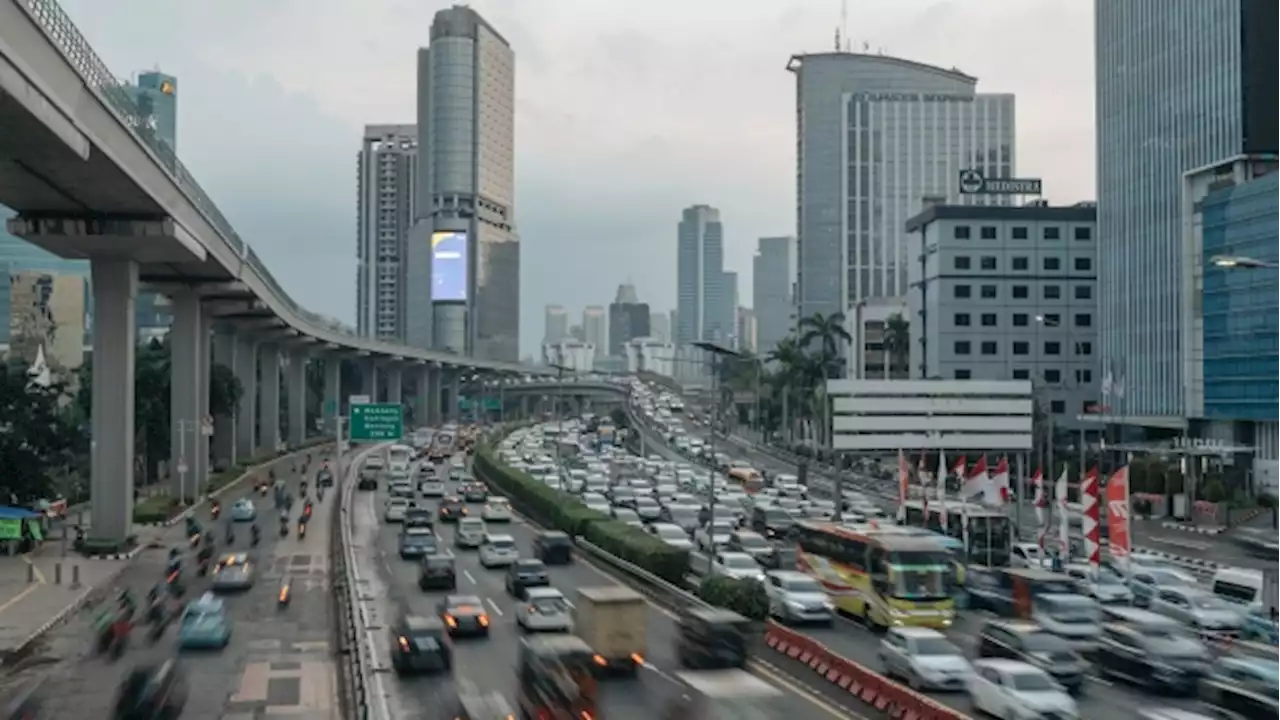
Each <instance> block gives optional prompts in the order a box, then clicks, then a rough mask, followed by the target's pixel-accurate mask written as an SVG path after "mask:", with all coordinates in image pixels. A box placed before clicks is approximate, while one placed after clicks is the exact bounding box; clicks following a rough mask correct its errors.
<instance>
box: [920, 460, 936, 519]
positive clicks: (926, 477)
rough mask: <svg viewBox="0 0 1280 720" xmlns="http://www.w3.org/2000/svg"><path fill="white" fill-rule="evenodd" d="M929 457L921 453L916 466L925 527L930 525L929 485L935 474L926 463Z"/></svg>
mask: <svg viewBox="0 0 1280 720" xmlns="http://www.w3.org/2000/svg"><path fill="white" fill-rule="evenodd" d="M927 457H928V455H926V454H924V453H920V462H919V463H918V464H917V465H916V476H917V479H919V481H920V509H921V510H922V511H923V515H924V518H925V526H926V527H927V526H928V524H929V483H931V482H933V473H931V472H929V464H928V463H927V462H926V458H927Z"/></svg>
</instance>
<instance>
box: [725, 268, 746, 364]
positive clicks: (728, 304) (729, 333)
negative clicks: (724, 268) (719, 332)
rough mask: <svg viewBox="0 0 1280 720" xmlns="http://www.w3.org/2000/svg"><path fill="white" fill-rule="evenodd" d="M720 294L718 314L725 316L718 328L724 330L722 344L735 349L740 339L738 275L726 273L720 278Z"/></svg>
mask: <svg viewBox="0 0 1280 720" xmlns="http://www.w3.org/2000/svg"><path fill="white" fill-rule="evenodd" d="M720 293H721V297H720V312H722V313H724V314H725V318H724V319H723V320H721V321H720V327H722V328H725V338H724V342H725V344H726V345H727V346H729V347H730V348H734V349H736V348H737V347H738V343H739V340H741V337H742V336H740V335H739V334H738V273H736V272H726V273H725V274H724V275H722V276H721V280H720Z"/></svg>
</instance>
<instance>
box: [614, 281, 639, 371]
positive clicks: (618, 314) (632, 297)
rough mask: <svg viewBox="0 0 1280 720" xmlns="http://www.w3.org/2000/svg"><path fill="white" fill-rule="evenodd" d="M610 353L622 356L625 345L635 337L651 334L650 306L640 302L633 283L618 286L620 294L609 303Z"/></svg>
mask: <svg viewBox="0 0 1280 720" xmlns="http://www.w3.org/2000/svg"><path fill="white" fill-rule="evenodd" d="M608 333H609V354H610V355H612V356H614V357H622V356H623V354H624V352H625V349H624V346H625V345H626V344H627V342H629V341H630V340H632V339H634V338H642V337H648V336H649V306H648V305H647V304H645V303H642V302H640V298H639V296H638V295H636V287H635V286H634V285H632V284H631V283H623V284H622V285H619V286H618V294H617V296H616V297H614V299H613V302H612V303H610V304H609V328H608Z"/></svg>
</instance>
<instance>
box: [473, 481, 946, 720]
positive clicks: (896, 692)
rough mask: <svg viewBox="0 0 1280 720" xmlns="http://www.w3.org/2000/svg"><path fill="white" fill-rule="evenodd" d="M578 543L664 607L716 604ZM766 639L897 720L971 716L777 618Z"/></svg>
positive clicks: (785, 654) (581, 541) (583, 541)
mask: <svg viewBox="0 0 1280 720" xmlns="http://www.w3.org/2000/svg"><path fill="white" fill-rule="evenodd" d="M473 472H475V469H474V468H473ZM476 477H478V478H479V479H480V480H485V478H484V476H483V474H482V473H480V472H477V473H476ZM486 484H487V485H489V487H490V489H491V490H494V491H497V492H499V493H501V488H499V487H497V485H496V484H489V483H488V482H487V481H486ZM574 545H575V547H576V548H577V550H578V551H579V553H580V554H582V555H585V556H586V557H587V558H588V559H590V560H592V561H594V562H595V563H596V564H598V565H599V566H602V569H604V570H606V571H608V572H609V573H610V574H611V575H613V576H614V577H616V578H618V579H619V580H621V581H622V582H623V583H624V584H626V585H628V586H629V587H631V588H633V589H635V590H638V591H640V592H641V593H643V594H644V595H646V596H648V597H649V598H650V599H652V600H653V601H655V602H657V603H658V604H660V605H662V606H663V607H666V608H669V609H672V610H682V609H684V608H688V607H700V608H709V607H713V606H712V605H711V604H710V603H708V602H707V601H706V600H703V599H702V598H700V597H698V596H697V595H694V594H693V593H691V592H689V590H687V589H685V588H682V587H679V586H677V585H675V584H673V583H671V582H668V581H667V580H665V579H663V578H660V577H658V576H657V575H654V574H653V573H651V572H649V571H648V570H645V569H644V568H642V567H639V566H638V565H635V564H634V563H631V562H628V561H627V560H624V559H622V558H620V557H617V556H616V555H612V554H610V553H608V552H606V551H605V550H604V549H603V548H601V547H599V546H597V545H595V544H594V543H591V542H589V541H587V540H586V539H585V538H582V537H576V538H574ZM771 638H772V641H771ZM764 642H765V647H767V648H769V649H770V650H772V651H773V652H775V653H778V654H779V655H780V656H782V657H786V658H788V659H791V660H797V659H798V660H800V662H801V664H802V665H803V666H804V667H807V668H808V669H809V670H810V671H812V672H815V673H818V674H819V675H820V676H821V677H822V678H824V679H825V680H827V681H828V682H831V683H833V684H835V685H836V686H837V687H839V688H840V689H842V690H845V691H847V692H848V693H849V694H850V695H851V699H853V700H857V701H858V702H862V703H864V704H866V705H868V706H870V707H872V708H874V709H876V710H878V711H882V712H884V713H886V714H888V715H889V716H890V717H893V718H895V719H896V720H970V719H969V716H967V715H965V714H964V713H961V712H959V711H957V710H953V709H952V708H949V707H947V706H945V705H942V704H941V703H938V702H936V701H934V700H932V699H930V698H929V697H927V696H925V695H922V694H920V693H918V692H916V691H914V690H912V689H910V688H908V687H906V686H904V685H900V684H898V683H896V682H894V681H893V680H890V679H889V678H887V677H885V676H883V675H881V674H879V673H877V672H875V671H874V670H871V669H870V668H867V667H866V666H864V665H860V664H858V663H856V662H854V661H852V660H849V659H847V658H844V657H841V656H840V655H837V654H836V653H834V652H832V651H830V650H829V649H827V648H826V647H825V646H823V645H822V644H821V643H819V642H817V641H816V640H814V639H812V638H809V637H808V636H805V635H802V634H800V633H798V632H796V631H794V630H790V629H788V628H786V627H784V626H782V625H779V624H777V623H775V622H773V621H772V620H770V621H768V622H766V623H765V630H764ZM771 667H772V666H771Z"/></svg>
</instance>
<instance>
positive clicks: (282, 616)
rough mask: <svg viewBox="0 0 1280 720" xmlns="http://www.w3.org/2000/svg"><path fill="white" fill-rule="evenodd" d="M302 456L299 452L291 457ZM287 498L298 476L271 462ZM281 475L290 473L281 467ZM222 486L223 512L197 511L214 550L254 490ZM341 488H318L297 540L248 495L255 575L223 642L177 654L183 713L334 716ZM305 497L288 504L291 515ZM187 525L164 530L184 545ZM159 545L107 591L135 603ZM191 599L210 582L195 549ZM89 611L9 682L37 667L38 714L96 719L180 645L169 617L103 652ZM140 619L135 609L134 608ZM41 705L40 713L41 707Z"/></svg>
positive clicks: (150, 578)
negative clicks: (211, 532)
mask: <svg viewBox="0 0 1280 720" xmlns="http://www.w3.org/2000/svg"><path fill="white" fill-rule="evenodd" d="M312 454H313V456H314V458H315V459H314V460H312V462H311V468H310V470H309V472H308V476H309V486H310V488H311V493H312V496H313V497H314V493H315V490H314V488H315V481H314V480H315V479H314V474H315V471H316V470H317V469H318V468H319V466H320V462H319V458H320V457H321V456H322V455H323V454H325V453H324V451H323V450H321V449H319V448H317V449H316V450H315V451H314V452H313V453H312ZM300 465H301V462H299V466H300ZM277 475H278V476H280V477H281V478H282V479H285V480H286V482H287V483H288V485H289V487H290V489H291V491H292V493H293V494H294V496H295V497H297V495H298V480H299V477H298V475H296V474H291V473H283V472H280V471H277ZM286 475H288V477H286ZM251 491H252V488H251V487H249V486H248V484H247V483H246V484H245V486H244V490H243V492H240V493H226V494H224V495H223V501H224V515H223V519H222V520H221V521H219V522H216V523H215V522H213V521H212V520H211V518H210V517H209V516H208V512H207V509H206V510H205V511H204V512H203V513H201V516H200V517H199V521H200V522H201V523H202V524H203V525H204V526H205V527H206V528H210V527H215V526H216V528H217V537H218V544H219V547H218V550H219V552H221V551H223V550H225V549H227V546H226V545H225V538H224V525H225V522H226V518H227V517H228V515H227V514H225V513H226V511H229V510H230V506H231V502H232V501H234V500H235V499H236V498H238V497H241V496H243V495H248V494H251ZM337 497H338V495H337V493H335V492H329V493H327V494H326V495H325V501H324V503H323V504H321V505H318V506H317V507H316V509H315V511H314V514H313V519H312V520H311V523H310V527H309V529H308V533H307V537H306V538H304V539H302V540H299V539H298V538H297V535H296V533H295V532H294V530H293V529H291V530H290V533H289V536H288V537H286V538H280V537H279V535H278V532H277V528H278V524H277V518H278V514H277V513H276V512H275V511H274V510H273V509H272V504H271V499H270V498H260V497H258V496H256V495H253V499H254V501H255V503H257V505H258V510H259V521H258V523H259V526H260V527H261V529H262V531H263V532H262V540H261V541H260V543H259V545H258V546H257V547H256V548H251V547H250V542H249V528H248V526H247V524H237V525H236V532H235V535H236V542H235V544H234V545H233V546H231V547H233V548H234V549H236V550H241V551H245V552H249V553H250V555H251V557H252V558H254V559H255V561H256V563H257V566H258V568H259V570H258V577H257V582H256V583H255V584H254V586H253V587H252V588H251V589H249V590H248V591H246V592H244V593H240V594H235V595H229V596H226V597H225V599H226V603H227V609H228V611H229V614H230V616H231V619H232V622H233V630H232V635H231V643H230V645H229V646H228V647H227V648H226V649H224V650H221V651H212V652H207V653H205V652H201V653H188V652H184V653H181V654H180V655H181V658H182V662H183V664H184V666H185V667H186V670H187V675H188V679H189V682H190V696H189V699H188V702H187V706H186V710H185V712H184V713H183V715H182V717H183V718H184V719H190V720H249V719H251V718H261V717H275V716H281V717H282V716H284V715H288V716H290V717H292V718H298V719H300V720H335V719H336V718H338V717H339V709H338V707H337V700H336V696H337V693H336V675H335V667H334V664H333V654H332V652H331V648H330V639H331V636H332V634H333V620H332V614H331V613H332V607H331V602H330V594H329V587H330V580H329V575H328V571H329V540H330V532H329V527H331V526H330V519H331V517H332V513H331V512H330V510H331V509H332V505H333V503H335V502H336V501H337ZM300 508H301V503H300V502H298V503H295V505H294V509H293V516H294V520H295V527H296V518H297V516H298V514H299V512H300ZM183 534H184V533H183V526H182V525H181V524H179V525H178V526H176V527H174V528H172V531H171V532H170V533H169V534H168V535H166V536H165V538H164V540H165V542H166V543H168V546H169V547H172V546H184V543H183V540H184V538H183ZM166 559H167V547H166V548H156V549H148V550H144V551H143V552H142V553H141V554H140V555H139V557H137V558H136V559H135V560H134V561H133V562H132V563H130V564H129V565H128V567H127V568H126V569H125V570H124V571H123V572H122V573H121V575H120V576H119V577H118V579H117V580H116V582H115V583H114V587H112V588H111V590H110V591H109V592H108V593H107V594H106V597H107V598H108V599H107V601H108V602H110V601H113V600H114V598H115V597H116V595H117V594H118V593H119V592H120V590H122V589H125V588H127V589H129V591H130V592H131V593H132V594H133V596H134V597H135V598H136V599H137V601H138V603H139V605H140V606H141V605H142V604H144V602H145V594H146V592H147V590H148V589H149V588H150V587H152V586H154V585H155V584H156V583H158V582H160V581H161V580H162V579H163V578H164V568H165V564H166ZM183 565H184V569H185V576H186V581H187V584H188V592H187V595H186V599H187V600H191V599H194V598H197V597H199V595H200V593H202V592H204V590H205V589H206V588H207V587H208V585H209V581H208V579H207V578H197V577H196V575H195V572H194V568H195V557H194V553H188V554H187V556H186V559H185V560H184V563H183ZM285 573H288V574H289V575H290V576H291V577H292V578H294V586H293V592H294V596H293V600H292V603H291V604H290V606H289V607H288V608H285V609H279V608H277V603H276V595H277V589H278V583H279V580H280V578H281V576H282V575H283V574H285ZM94 616H95V611H94V610H93V609H86V610H84V611H82V612H80V613H78V614H77V615H75V616H73V617H72V618H71V619H70V620H69V621H68V622H67V623H66V624H65V625H62V626H61V627H59V628H57V629H56V630H54V631H52V632H51V633H49V634H48V635H47V636H46V637H45V639H44V641H43V642H42V644H41V646H40V647H39V648H38V649H37V651H36V654H35V656H34V657H33V658H31V659H30V660H28V661H27V663H26V664H25V669H24V670H21V671H19V675H18V676H17V677H10V678H6V683H5V684H6V685H8V686H10V687H11V688H14V689H16V688H18V687H20V686H22V685H23V684H25V683H28V682H35V681H37V680H39V679H40V678H42V677H43V683H42V684H41V687H40V692H41V695H42V696H43V697H44V698H45V702H46V705H45V706H44V708H43V713H47V716H48V717H56V718H75V717H85V718H101V717H111V716H112V704H113V702H114V700H115V697H116V692H117V689H118V687H119V685H120V683H121V681H122V680H123V679H124V677H125V676H126V674H127V673H128V672H129V671H130V670H132V669H133V668H135V667H138V666H139V665H141V664H145V663H150V662H156V661H159V660H162V659H164V658H169V657H173V656H174V655H175V654H178V651H177V623H176V622H175V623H174V624H173V625H172V626H171V627H170V628H169V630H168V631H167V633H166V634H165V635H164V636H163V637H162V638H161V639H160V640H159V641H158V642H157V643H155V644H154V645H151V644H149V643H148V642H147V640H146V638H145V634H146V633H145V631H146V628H145V626H141V625H140V626H139V627H138V628H137V630H136V631H135V632H134V634H133V637H132V643H131V646H130V648H129V650H128V651H127V652H126V654H125V655H124V657H123V658H121V659H120V660H117V661H111V660H109V659H107V658H104V657H100V656H98V655H96V654H94V653H93V652H92V651H91V648H92V645H93V641H94V632H93V619H94ZM136 617H140V615H139V616H136ZM45 716H46V715H45V714H42V715H41V717H45Z"/></svg>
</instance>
